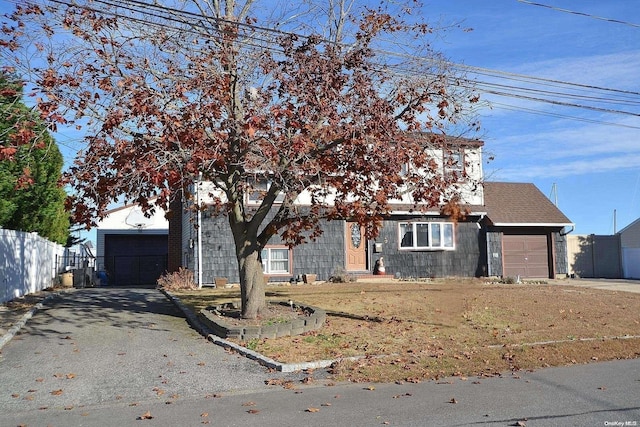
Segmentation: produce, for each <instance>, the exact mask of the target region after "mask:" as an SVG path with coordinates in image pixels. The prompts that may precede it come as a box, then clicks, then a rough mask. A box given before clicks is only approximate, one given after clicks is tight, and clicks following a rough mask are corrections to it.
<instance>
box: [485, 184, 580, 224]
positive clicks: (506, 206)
mask: <svg viewBox="0 0 640 427" xmlns="http://www.w3.org/2000/svg"><path fill="white" fill-rule="evenodd" d="M484 202H485V208H486V211H487V217H488V218H489V220H490V221H491V222H492V223H493V224H494V225H502V226H553V227H564V226H570V225H573V223H572V222H571V220H570V219H569V218H567V217H566V216H565V215H564V214H563V213H562V212H561V211H560V209H558V208H557V207H556V206H555V205H554V204H553V203H551V200H549V199H548V198H547V197H546V196H545V195H544V194H542V192H541V191H540V190H539V189H538V187H536V186H535V185H533V184H531V183H513V182H485V183H484Z"/></svg>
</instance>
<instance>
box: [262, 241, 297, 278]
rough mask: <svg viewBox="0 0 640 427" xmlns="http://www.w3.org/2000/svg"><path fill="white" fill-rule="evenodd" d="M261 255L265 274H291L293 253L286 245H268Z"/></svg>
mask: <svg viewBox="0 0 640 427" xmlns="http://www.w3.org/2000/svg"><path fill="white" fill-rule="evenodd" d="M261 257H262V270H263V271H264V273H265V274H291V253H290V250H289V248H287V247H286V246H268V247H266V248H264V249H263V250H262V254H261Z"/></svg>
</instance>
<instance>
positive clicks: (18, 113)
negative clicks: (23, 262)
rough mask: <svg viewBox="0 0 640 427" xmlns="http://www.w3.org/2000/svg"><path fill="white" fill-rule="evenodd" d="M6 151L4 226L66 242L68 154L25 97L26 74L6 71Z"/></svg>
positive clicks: (1, 202)
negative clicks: (64, 177)
mask: <svg viewBox="0 0 640 427" xmlns="http://www.w3.org/2000/svg"><path fill="white" fill-rule="evenodd" d="M0 152H1V153H2V156H0V227H2V228H7V229H12V230H21V231H29V232H31V231H35V232H37V233H38V234H39V235H40V236H42V237H44V238H47V239H49V240H51V241H54V242H57V243H60V244H64V243H66V242H67V237H68V235H69V214H68V213H67V212H66V211H65V207H64V202H65V199H66V193H65V191H64V189H63V188H62V187H61V186H60V183H59V181H60V177H61V174H62V167H63V163H64V162H63V158H62V154H61V153H60V150H59V149H58V146H57V145H56V143H55V141H54V140H53V138H52V137H51V135H50V134H49V133H48V132H47V130H46V128H45V124H44V123H43V122H42V121H41V120H39V118H38V116H37V114H35V113H34V112H33V111H32V110H30V109H29V108H28V107H27V106H26V105H25V104H24V102H23V101H22V84H21V82H20V80H19V79H17V78H16V77H15V76H12V75H10V74H8V73H6V72H2V73H1V74H0Z"/></svg>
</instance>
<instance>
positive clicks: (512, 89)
mask: <svg viewBox="0 0 640 427" xmlns="http://www.w3.org/2000/svg"><path fill="white" fill-rule="evenodd" d="M49 1H50V2H53V3H56V4H60V5H65V6H69V7H73V6H76V7H82V8H84V9H86V10H92V11H94V12H99V13H104V14H110V15H112V16H119V17H120V16H121V15H119V14H118V13H117V12H111V11H108V10H103V9H97V8H89V7H88V6H86V5H82V6H78V5H77V4H73V3H70V2H69V1H64V0H49ZM519 1H520V0H519ZM95 2H96V3H101V4H104V5H106V6H108V7H113V8H117V7H120V8H124V9H125V10H128V11H130V12H134V13H137V14H142V15H143V16H146V17H149V16H153V17H156V18H159V19H163V20H165V22H166V21H169V22H173V23H179V24H183V25H189V26H190V27H191V29H189V30H186V31H189V32H191V33H192V34H194V35H198V36H202V35H206V36H208V37H211V36H212V35H213V34H212V33H211V31H213V33H218V34H219V36H222V35H223V34H224V32H225V31H226V30H221V29H220V28H215V27H211V26H210V25H207V26H205V24H204V22H203V19H204V21H205V22H210V21H214V22H217V23H222V24H230V25H234V26H238V27H242V28H246V29H250V30H252V31H255V30H258V31H260V32H262V33H263V34H264V33H272V34H273V35H278V36H284V35H294V36H296V37H300V38H307V37H308V36H304V35H300V34H294V33H289V32H286V31H283V30H278V29H271V28H266V27H259V26H255V25H253V24H247V23H238V22H234V21H228V20H225V19H222V18H217V17H203V16H202V15H199V14H196V13H193V12H188V11H183V10H178V9H172V8H168V7H166V6H160V5H158V4H149V3H145V2H143V1H138V0H121V1H120V2H119V3H117V4H116V3H114V2H112V1H108V0H95ZM123 4H128V6H123ZM138 8H142V10H140V9H138ZM149 9H153V10H155V11H156V12H153V13H152V12H151V11H150V10H149ZM176 15H177V16H179V17H181V18H182V19H178V17H176ZM187 18H188V19H187ZM127 19H130V20H133V21H134V22H139V23H143V24H146V25H154V26H159V27H161V28H169V29H173V30H180V31H185V29H184V28H182V27H176V26H173V27H172V26H170V25H167V24H166V23H164V24H161V23H157V22H151V21H149V20H148V19H143V18H135V17H127ZM194 19H195V21H196V22H197V24H194V22H193V21H194ZM198 29H199V31H198ZM203 31H205V34H203ZM247 39H249V40H253V41H254V42H258V43H260V44H255V43H250V42H249V41H247ZM273 42H274V40H273V38H272V37H266V38H258V37H257V35H255V34H248V35H245V39H244V40H243V41H241V42H240V44H242V45H244V46H248V47H250V48H257V47H260V48H267V49H273V50H276V51H281V50H280V49H275V48H274V46H273ZM325 42H329V41H328V40H325ZM265 44H266V45H265ZM377 53H381V54H385V55H388V56H391V57H397V58H406V59H412V60H416V61H421V62H424V61H425V58H416V57H411V56H409V55H400V54H398V53H395V52H385V51H379V50H378V51H377ZM446 64H448V65H449V66H451V67H452V68H454V69H458V70H460V71H464V72H469V73H471V74H475V75H478V76H484V77H490V78H497V79H506V80H512V81H516V82H521V83H526V84H530V85H543V86H544V87H547V86H550V87H557V88H562V89H567V88H568V89H570V90H583V89H586V90H593V91H602V92H605V93H608V94H609V96H612V95H613V94H617V96H620V97H622V99H618V98H604V97H602V96H592V95H583V94H571V93H566V92H558V91H551V90H542V89H535V88H531V87H518V86H513V85H505V84H499V83H492V82H486V81H480V80H471V79H460V80H461V81H463V82H464V84H465V86H466V87H467V88H469V89H474V88H481V91H484V92H485V93H489V94H493V95H496V96H502V97H513V98H518V99H526V100H530V101H536V102H543V103H550V104H554V105H562V106H566V107H575V108H584V109H589V110H594V111H600V112H607V113H617V114H624V115H633V116H640V114H636V113H633V112H628V111H622V110H615V109H608V108H600V107H595V106H591V105H584V104H575V103H570V102H563V101H558V100H553V99H547V98H542V97H541V96H554V97H558V98H564V99H578V100H582V101H591V102H604V103H610V104H625V105H629V104H630V105H635V104H637V103H638V102H639V101H637V100H635V99H633V98H629V99H624V98H626V97H627V96H637V95H640V93H639V92H633V91H626V90H619V89H612V88H605V87H599V86H593V85H584V84H579V83H571V82H566V81H561V80H553V79H545V78H541V77H534V76H527V75H522V74H515V73H509V72H504V71H497V70H490V69H486V68H480V67H474V66H468V65H463V64H455V63H452V62H446ZM392 68H396V69H397V71H396V73H397V74H399V75H402V74H403V73H404V74H405V75H407V74H411V72H410V71H409V70H407V69H406V68H405V69H403V68H402V67H400V66H398V65H396V66H392ZM523 93H525V94H528V93H531V94H532V95H525V94H523ZM533 95H538V96H533Z"/></svg>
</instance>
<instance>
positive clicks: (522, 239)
mask: <svg viewBox="0 0 640 427" xmlns="http://www.w3.org/2000/svg"><path fill="white" fill-rule="evenodd" d="M502 250H503V257H502V259H503V275H504V276H506V277H516V276H520V277H549V257H548V247H547V236H546V235H504V236H503V237H502Z"/></svg>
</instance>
